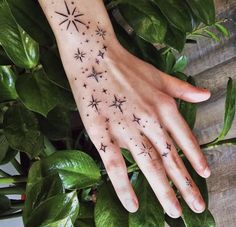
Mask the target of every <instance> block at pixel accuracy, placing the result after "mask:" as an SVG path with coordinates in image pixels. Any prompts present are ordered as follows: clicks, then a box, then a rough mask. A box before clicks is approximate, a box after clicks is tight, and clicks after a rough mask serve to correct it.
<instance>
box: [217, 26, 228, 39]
mask: <svg viewBox="0 0 236 227" xmlns="http://www.w3.org/2000/svg"><path fill="white" fill-rule="evenodd" d="M215 27H216V29H217V30H218V31H219V32H221V33H222V34H223V36H224V37H225V38H228V37H229V36H230V31H229V30H228V28H226V27H225V26H224V25H222V24H219V23H216V24H215Z"/></svg>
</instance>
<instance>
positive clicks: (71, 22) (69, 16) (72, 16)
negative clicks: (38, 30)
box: [55, 1, 86, 32]
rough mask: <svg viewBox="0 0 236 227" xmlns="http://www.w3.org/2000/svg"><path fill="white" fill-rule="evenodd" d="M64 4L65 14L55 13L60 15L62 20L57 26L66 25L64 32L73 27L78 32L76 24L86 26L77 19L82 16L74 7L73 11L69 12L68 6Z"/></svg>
mask: <svg viewBox="0 0 236 227" xmlns="http://www.w3.org/2000/svg"><path fill="white" fill-rule="evenodd" d="M64 3H65V7H66V13H61V12H57V11H55V13H56V14H58V15H60V16H61V17H62V18H63V21H61V22H60V24H59V25H63V24H64V23H67V25H66V30H68V29H69V28H70V26H74V28H75V29H76V31H77V32H79V28H78V24H82V25H85V26H86V24H85V23H84V22H82V21H81V20H80V19H79V18H80V17H82V16H83V15H84V14H82V13H79V12H77V11H76V7H74V8H73V10H71V9H70V8H69V6H68V4H67V3H66V1H64Z"/></svg>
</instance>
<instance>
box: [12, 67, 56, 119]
mask: <svg viewBox="0 0 236 227" xmlns="http://www.w3.org/2000/svg"><path fill="white" fill-rule="evenodd" d="M16 90H17V93H18V95H19V98H20V100H21V101H22V102H23V103H24V105H25V106H26V107H27V108H28V109H29V110H32V111H35V112H37V113H40V114H42V115H43V116H45V117H46V116H47V114H48V112H49V111H50V110H52V109H53V108H54V107H55V106H56V105H57V104H58V103H59V102H60V99H59V95H58V89H57V87H56V86H55V85H54V84H52V83H51V82H50V81H49V80H47V77H46V75H45V73H44V71H43V69H39V70H37V71H34V72H32V73H31V74H24V75H21V76H19V77H18V79H17V81H16Z"/></svg>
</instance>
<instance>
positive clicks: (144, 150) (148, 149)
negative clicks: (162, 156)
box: [138, 143, 152, 159]
mask: <svg viewBox="0 0 236 227" xmlns="http://www.w3.org/2000/svg"><path fill="white" fill-rule="evenodd" d="M142 145H143V147H142V148H141V150H142V152H141V153H139V154H138V155H140V154H144V156H146V155H148V156H149V157H150V158H151V159H152V156H151V154H150V153H151V150H152V146H150V147H148V146H147V145H145V144H144V143H142Z"/></svg>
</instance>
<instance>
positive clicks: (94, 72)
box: [88, 67, 102, 82]
mask: <svg viewBox="0 0 236 227" xmlns="http://www.w3.org/2000/svg"><path fill="white" fill-rule="evenodd" d="M100 75H102V72H97V71H96V70H95V68H94V67H92V73H91V74H90V75H89V76H88V78H94V79H95V80H96V81H97V82H99V79H98V78H99V76H100ZM100 78H101V76H100Z"/></svg>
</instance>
